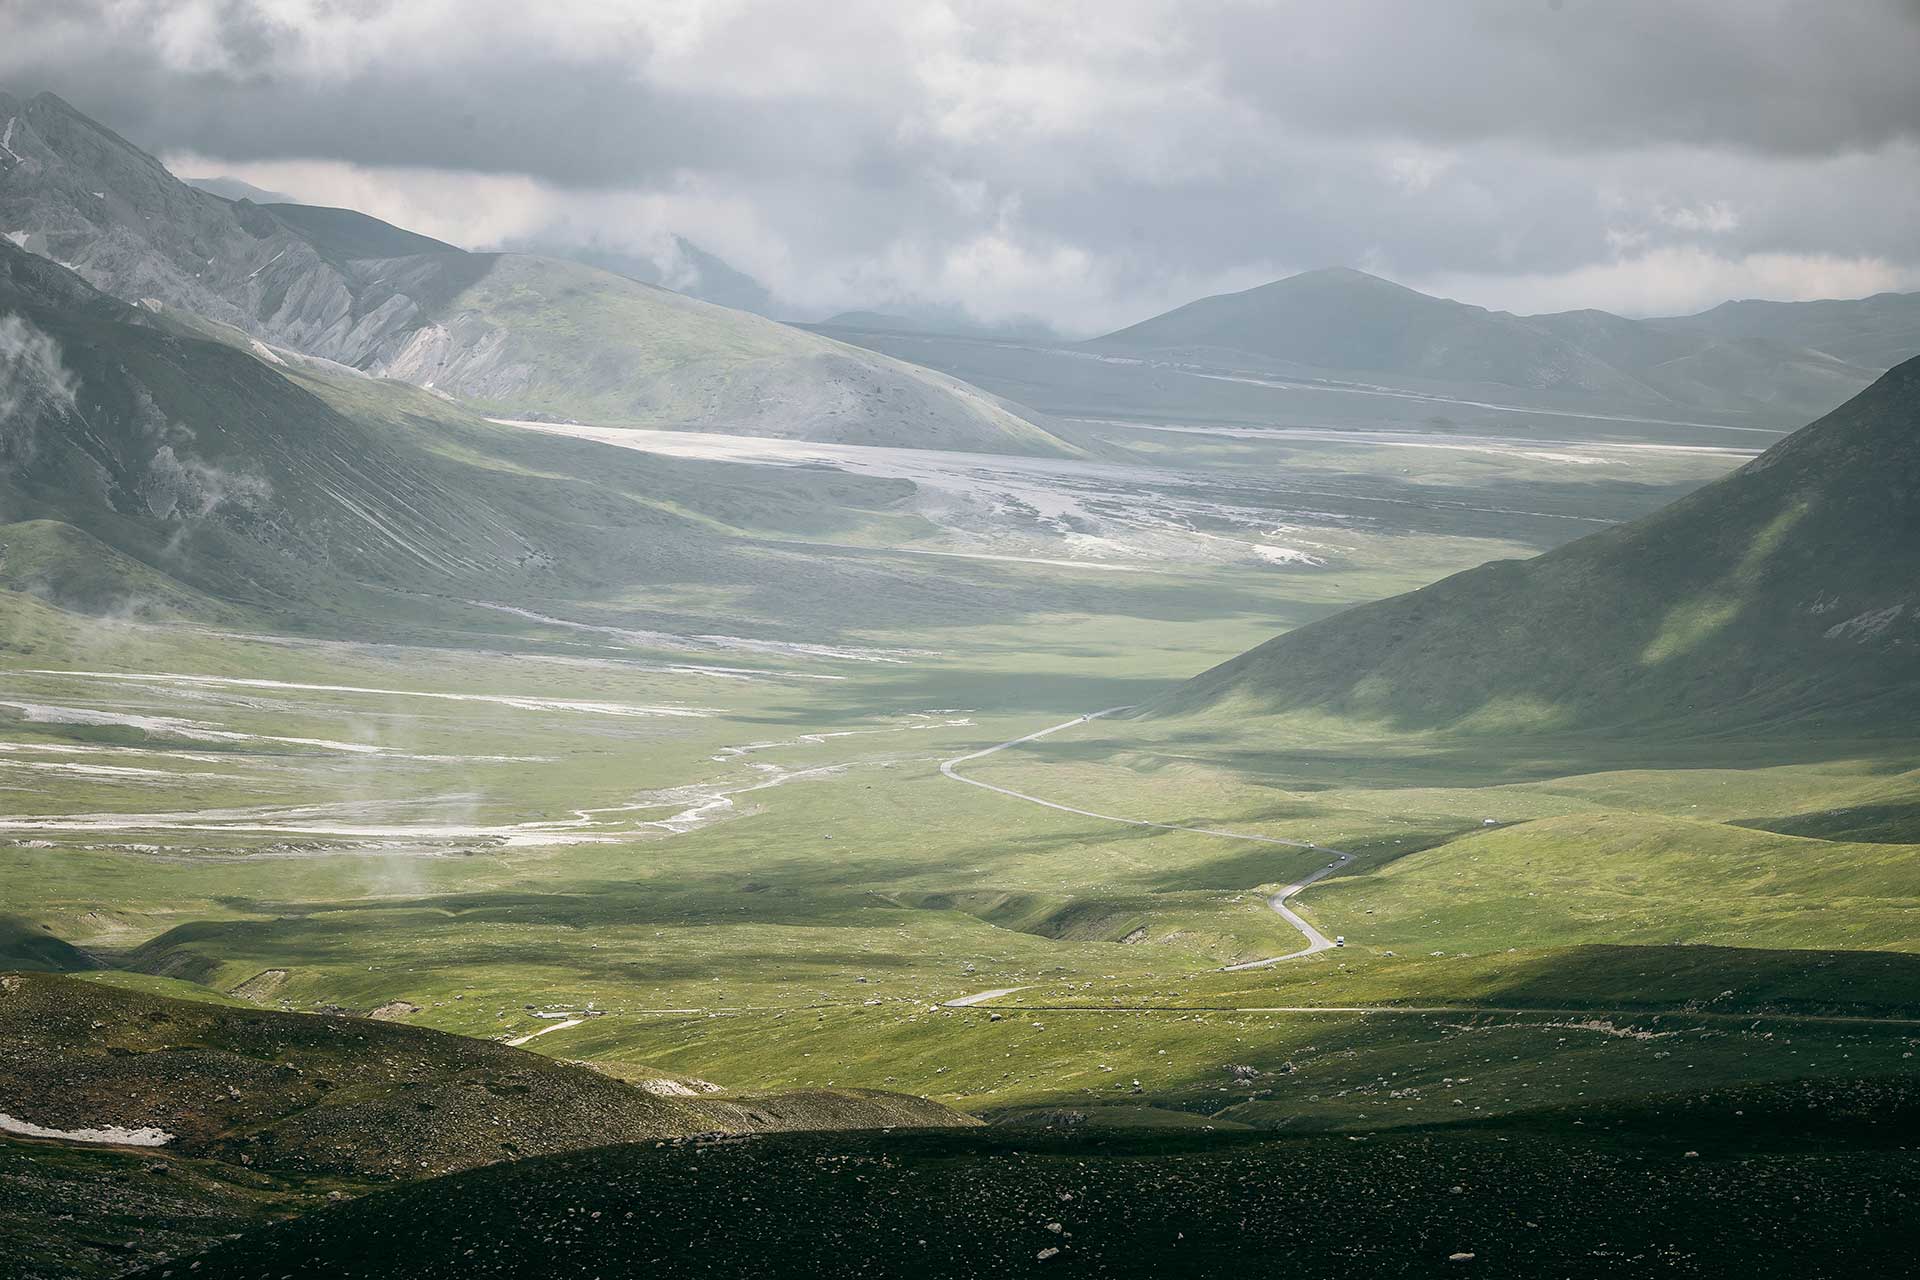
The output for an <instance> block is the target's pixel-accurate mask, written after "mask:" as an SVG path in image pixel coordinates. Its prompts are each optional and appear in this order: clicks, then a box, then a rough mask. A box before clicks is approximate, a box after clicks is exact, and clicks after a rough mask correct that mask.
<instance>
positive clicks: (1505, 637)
mask: <svg viewBox="0 0 1920 1280" xmlns="http://www.w3.org/2000/svg"><path fill="white" fill-rule="evenodd" d="M1158 710H1159V711H1160V712H1161V713H1163V714H1164V713H1174V714H1193V713H1201V712H1210V713H1213V714H1218V715H1226V716H1229V717H1231V718H1232V720H1233V722H1234V723H1235V725H1236V726H1237V727H1238V728H1239V729H1240V730H1241V731H1246V730H1247V729H1249V728H1251V727H1254V726H1257V725H1258V723H1259V721H1260V719H1261V718H1262V717H1265V716H1272V715H1277V714H1284V713H1296V712H1315V713H1328V714H1333V715H1338V716H1343V717H1351V718H1355V719H1358V720H1361V721H1366V722H1370V723H1377V724H1379V725H1382V726H1385V727H1388V728H1396V729H1413V728H1431V727H1437V726H1451V727H1456V728H1466V729H1475V730H1480V731H1485V732H1512V731H1555V730H1560V729H1569V728H1596V727H1606V726H1620V725H1627V726H1631V725H1635V724H1640V725H1660V726H1662V727H1664V728H1665V729H1667V730H1668V731H1670V732H1671V731H1678V730H1681V729H1688V728H1690V729H1691V730H1692V731H1695V732H1702V733H1709V732H1719V731H1722V730H1726V729H1730V728H1734V727H1769V726H1770V727H1773V728H1776V729H1778V730H1780V731H1782V732H1787V733H1793V734H1801V735H1806V734H1814V733H1819V732H1823V731H1829V730H1834V729H1843V730H1846V731H1848V732H1860V733H1869V734H1871V733H1878V732H1886V733H1891V734H1899V735H1906V736H1910V735H1911V732H1912V725H1913V717H1914V716H1915V714H1916V713H1920V358H1916V359H1911V360H1908V361H1907V362H1906V363H1904V364H1901V365H1899V366H1897V367H1895V368H1894V369H1893V370H1891V371H1890V372H1888V373H1886V374H1885V375H1883V376H1882V377H1881V378H1879V379H1878V380H1877V381H1876V382H1875V383H1874V384H1873V385H1872V386H1871V387H1869V388H1868V389H1867V390H1866V391H1864V392H1862V393H1860V394H1859V395H1857V396H1855V397H1854V398H1853V399H1851V400H1849V401H1848V402H1847V403H1846V404H1844V405H1842V406H1841V407H1840V408H1838V409H1836V410H1834V411H1833V412H1832V413H1829V414H1827V415H1826V416H1825V417H1823V418H1821V419H1820V420H1819V421H1818V422H1815V423H1813V424H1812V425H1811V426H1808V427H1806V428H1804V429H1802V430H1800V431H1798V432H1796V433H1794V434H1793V435H1792V436H1790V437H1788V438H1787V439H1786V440H1785V441H1783V442H1781V443H1780V444H1778V445H1776V446H1775V447H1773V448H1772V449H1770V450H1768V451H1767V452H1766V453H1765V454H1763V455H1761V456H1760V457H1759V458H1757V459H1755V460H1754V461H1753V462H1751V463H1749V464H1748V465H1747V466H1745V467H1743V468H1741V469H1740V470H1739V471H1737V472H1735V473H1733V474H1732V475H1730V476H1728V477H1726V478H1724V479H1722V480H1719V481H1717V482H1715V483H1713V484H1711V485H1708V486H1707V487H1706V488H1704V489H1701V490H1699V491H1698V492H1696V493H1693V494H1691V495H1689V496H1688V497H1686V498H1684V499H1682V500H1681V501H1679V502H1677V503H1675V504H1674V505H1672V506H1670V507H1668V508H1665V509H1664V510H1661V511H1659V512H1657V513H1655V514H1654V515H1651V516H1649V517H1647V518H1645V519H1643V520H1639V521H1636V522H1634V523H1632V524H1628V525H1623V526H1619V527H1616V528H1613V529H1609V530H1607V531H1606V532H1603V533H1597V534H1594V535H1592V536H1590V537H1587V538H1583V539H1581V540H1580V541H1578V542H1573V543H1570V544H1568V545H1566V546H1564V547H1561V548H1558V549H1557V550H1554V551H1552V552H1549V553H1547V554H1546V555H1543V556H1540V557H1538V558H1536V559H1533V560H1527V561H1498V562H1495V563H1493V564H1488V565H1483V566H1481V567H1480V568H1478V569H1473V570H1469V571H1468V572H1466V573H1462V574H1458V575H1456V576H1454V577H1451V578H1447V579H1445V580H1444V581H1441V582H1438V583H1435V584H1434V585H1432V586H1430V587H1427V588H1424V589H1423V590H1420V591H1415V592H1412V593H1411V594H1408V595H1403V596H1396V597H1393V598H1391V599H1388V600H1381V601H1378V602H1376V603H1373V604H1367V605H1362V606H1359V607H1357V608H1354V609H1349V610H1347V611H1346V612H1344V613H1340V614H1337V615H1335V616H1333V617H1331V618H1328V619H1325V620H1323V621H1321V622H1317V623H1314V624H1313V625H1311V626H1307V627H1303V628H1301V629H1299V630H1298V631H1293V632H1289V633H1288V634H1286V635H1283V636H1280V637H1279V638H1277V639H1274V640H1271V641H1268V642H1267V643H1266V644H1264V645H1261V646H1260V647H1259V648H1257V649H1254V650H1252V651H1251V652H1249V653H1246V654H1243V655H1241V656H1240V657H1238V658H1235V659H1233V660H1232V661H1230V662H1227V663H1224V664H1222V665H1221V666H1218V667H1216V668H1214V669H1213V670H1211V671H1208V672H1206V673H1205V674H1203V675H1201V676H1198V677H1196V678H1195V679H1193V680H1191V681H1189V682H1188V683H1187V684H1185V685H1182V686H1181V687H1180V688H1178V689H1177V690H1176V691H1175V692H1174V693H1173V694H1172V695H1170V697H1168V698H1167V699H1166V700H1164V702H1163V703H1162V704H1161V705H1160V707H1159V708H1158Z"/></svg>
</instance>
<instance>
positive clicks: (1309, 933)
mask: <svg viewBox="0 0 1920 1280" xmlns="http://www.w3.org/2000/svg"><path fill="white" fill-rule="evenodd" d="M1132 709H1133V708H1132V707H1131V706H1124V707H1108V708H1107V709H1106V710H1104V711H1094V712H1090V713H1089V714H1087V715H1083V716H1075V717H1074V718H1073V719H1071V720H1063V721H1061V722H1060V723H1059V724H1056V725H1050V726H1048V727H1047V728H1045V729H1040V730H1037V731H1036V732H1033V733H1029V734H1027V735H1026V736H1024V737H1020V738H1009V739H1008V740H1007V741H1005V742H1002V743H999V744H997V745H995V746H991V747H986V748H984V749H982V750H980V751H975V752H972V753H970V754H968V755H964V756H956V757H954V758H953V759H951V760H949V761H947V762H946V763H945V764H942V765H941V766H940V772H941V773H944V774H946V775H947V776H948V777H949V778H952V779H953V780H954V781H955V782H964V783H966V784H967V785H968V786H970V787H979V788H981V789H982V790H985V791H992V792H994V793H996V794H998V795H1003V796H1012V797H1013V798H1014V799H1015V800H1025V801H1026V802H1027V803H1028V804H1037V805H1043V806H1045V807H1046V808H1049V809H1057V810H1059V811H1060V812H1061V813H1072V814H1078V815H1079V816H1080V817H1082V818H1098V819H1100V820H1101V821H1102V822H1119V823H1124V824H1125V825H1127V826H1129V827H1153V828H1155V829H1157V830H1160V831H1191V832H1195V833H1196V834H1199V835H1206V836H1218V837H1220V838H1221V839H1222V840H1250V841H1252V842H1254V843H1256V844H1278V845H1285V846H1287V847H1288V848H1290V849H1314V850H1317V851H1318V852H1321V853H1325V854H1327V855H1328V856H1329V857H1331V858H1332V859H1333V860H1332V861H1331V862H1329V863H1328V864H1327V865H1326V866H1324V867H1321V868H1319V869H1318V870H1316V871H1315V872H1314V873H1313V874H1312V875H1308V876H1303V877H1301V878H1300V879H1299V880H1298V881H1297V882H1295V883H1293V884H1290V885H1288V886H1287V887H1286V888H1284V889H1282V890H1280V892H1278V893H1276V894H1274V895H1273V896H1272V897H1270V898H1268V899H1267V905H1268V906H1270V907H1272V908H1273V909H1274V911H1275V912H1277V913H1278V914H1279V915H1280V918H1281V919H1283V920H1285V921H1286V922H1287V923H1288V924H1290V925H1292V926H1293V927H1294V928H1295V929H1297V930H1299V931H1300V936H1301V937H1303V938H1305V939H1306V940H1307V945H1306V946H1304V947H1302V948H1300V949H1299V950H1298V951H1289V952H1288V953H1287V954H1285V955H1283V956H1268V957H1267V958H1266V959H1264V960H1248V961H1246V962H1245V963H1242V964H1235V965H1228V966H1227V970H1228V972H1237V971H1239V970H1242V969H1264V968H1267V967H1268V966H1270V965H1276V964H1279V963H1280V962H1281V961H1283V960H1298V959H1299V958H1300V957H1302V956H1311V955H1317V954H1319V953H1320V952H1322V951H1327V950H1330V949H1332V947H1333V945H1334V943H1333V940H1332V939H1330V938H1328V937H1327V936H1326V935H1325V934H1323V933H1321V932H1320V931H1319V930H1318V929H1316V928H1314V927H1313V926H1312V925H1310V924H1308V923H1307V922H1306V921H1305V920H1303V919H1301V917H1300V915H1299V914H1298V913H1297V912H1295V911H1294V910H1293V909H1292V908H1291V907H1289V906H1288V905H1287V899H1289V898H1291V897H1293V896H1294V895H1295V894H1297V893H1299V892H1300V891H1301V890H1302V889H1304V888H1306V887H1307V886H1308V885H1310V884H1313V883H1315V882H1317V881H1320V880H1324V879H1326V878H1327V877H1328V876H1330V875H1332V874H1333V873H1334V872H1335V871H1338V870H1339V869H1340V868H1341V867H1344V866H1345V865H1346V864H1347V863H1349V862H1351V861H1353V855H1352V854H1350V853H1342V852H1340V850H1338V849H1322V848H1321V847H1320V846H1318V845H1316V844H1313V843H1312V842H1310V841H1306V840H1283V839H1281V838H1280V837H1279V836H1254V835H1248V834H1246V833H1245V832H1241V831H1219V830H1216V829H1214V828H1212V827H1183V826H1180V825H1178V824H1177V823H1171V822H1149V821H1147V820H1146V819H1145V818H1123V817H1121V816H1119V815H1118V814H1112V813H1097V812H1095V811H1094V810H1092V809H1076V808H1074V807H1073V806H1072V805H1069V804H1059V803H1056V802H1055V801H1052V800H1042V799H1041V798H1040V797H1039V796H1030V795H1028V794H1027V793H1026V792H1024V791H1015V790H1013V789H1012V788H1011V787H997V786H995V785H994V784H993V783H991V782H981V781H980V780H979V779H977V778H969V777H966V776H964V775H962V774H959V773H956V772H955V771H954V769H955V766H957V765H963V764H966V763H967V762H968V761H970V760H979V759H981V758H983V757H985V756H990V755H992V754H993V753H994V752H996V751H1005V750H1006V749H1007V748H1008V747H1017V746H1019V745H1020V744H1021V743H1023V742H1033V741H1035V740H1037V739H1040V738H1044V737H1046V736H1047V735H1048V734H1053V733H1058V732H1060V731H1061V730H1062V729H1070V728H1072V727H1073V726H1074V725H1077V724H1085V723H1087V722H1088V721H1089V720H1098V719H1099V718H1100V717H1101V716H1110V715H1114V714H1116V713H1117V712H1121V711H1131V710H1132ZM1018 989H1019V988H1015V990H1018ZM1004 994H1007V993H1006V992H998V991H995V992H981V993H979V994H977V995H972V996H962V997H961V998H960V1000H958V1001H950V1002H949V1004H950V1005H953V1006H955V1007H964V1005H967V1004H976V1003H978V1002H979V1001H981V1000H986V999H990V998H991V997H993V996H995V995H1004Z"/></svg>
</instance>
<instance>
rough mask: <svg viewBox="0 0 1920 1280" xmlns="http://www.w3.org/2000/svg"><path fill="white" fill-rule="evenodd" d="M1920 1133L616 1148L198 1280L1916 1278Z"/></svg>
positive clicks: (1766, 1119)
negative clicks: (1911, 1257)
mask: <svg viewBox="0 0 1920 1280" xmlns="http://www.w3.org/2000/svg"><path fill="white" fill-rule="evenodd" d="M1863 1108H1875V1109H1878V1117H1877V1118H1878V1119H1880V1120H1881V1121H1883V1122H1884V1123H1881V1124H1875V1123H1873V1122H1872V1121H1871V1120H1869V1119H1867V1118H1865V1117H1863V1116H1862V1115H1861V1114H1860V1112H1861V1110H1862V1109H1863ZM1914 1118H1915V1117H1914V1114H1913V1111H1912V1099H1911V1098H1910V1097H1907V1096H1905V1095H1899V1096H1895V1095H1894V1094H1891V1093H1889V1092H1888V1091H1886V1090H1877V1089H1873V1088H1871V1087H1869V1088H1867V1089H1864V1090H1860V1091H1856V1092H1852V1093H1847V1094H1845V1095H1838V1094H1833V1093H1830V1092H1828V1091H1825V1090H1821V1089H1814V1088H1808V1089H1804V1090H1803V1089H1795V1090H1792V1091H1790V1092H1783V1093H1781V1094H1779V1095H1777V1096H1773V1097H1771V1098H1770V1097H1769V1096H1766V1095H1762V1094H1758V1093H1755V1094H1740V1095H1728V1096H1726V1097H1720V1098H1713V1099H1699V1100H1694V1101H1691V1102H1687V1101H1680V1100H1675V1101H1674V1102H1673V1103H1672V1104H1671V1105H1670V1106H1669V1107H1665V1108H1660V1109H1655V1110H1639V1111H1634V1112H1619V1113H1607V1112H1601V1111H1597V1110H1596V1111H1593V1112H1589V1113H1583V1114H1580V1115H1572V1114H1564V1115H1557V1116H1552V1117H1545V1118H1539V1119H1536V1120H1534V1121H1531V1122H1529V1123H1526V1124H1516V1125H1487V1126H1481V1127H1460V1128H1439V1129H1430V1130H1425V1131H1418V1132H1410V1133H1400V1134H1375V1135H1370V1136H1369V1135H1348V1136H1337V1137H1325V1138H1312V1139H1285V1138H1271V1137H1262V1138H1250V1137H1248V1136H1246V1135H1230V1134H1195V1133H1188V1134H1184V1135H1171V1134H1167V1133H1164V1132H1163V1133H1132V1134H1124V1135H1114V1134H1104V1135H1096V1134H1091V1133H1084V1134H1072V1133H1027V1132H1022V1133H1018V1134H1014V1133H1010V1132H1006V1131H979V1130H975V1131H972V1132H968V1133H955V1134H932V1133H918V1134H896V1135H890V1136H882V1135H846V1136H845V1137H844V1138H842V1139H839V1140H836V1141H835V1143H834V1144H833V1145H832V1146H831V1148H829V1147H826V1146H824V1145H823V1144H822V1143H820V1142H819V1141H818V1140H814V1139H807V1138H799V1137H774V1138H760V1139H753V1140H750V1141H746V1142H741V1143H737V1144H734V1145H713V1146H707V1147H705V1148H700V1149H695V1150H688V1149H686V1148H674V1147H655V1146H645V1147H631V1146H629V1147H616V1148H606V1149H602V1150H598V1151H590V1152H581V1153H576V1154H573V1155H567V1156H559V1157H553V1158H547V1159H541V1160H533V1161H525V1162H522V1163H519V1164H515V1165H511V1166H502V1167H496V1168H492V1169H485V1170H479V1171H476V1172H474V1173H470V1174H464V1175H460V1176H457V1177H454V1178H449V1179H444V1180H438V1181H435V1182H432V1183H426V1184H420V1185H416V1186H412V1187H407V1188H403V1189H399V1190H396V1191H393V1192H383V1193H380V1194H378V1195H373V1196H369V1197H367V1198H365V1199H363V1200H360V1201H358V1202H356V1203H353V1204H350V1205H346V1206H342V1207H340V1208H337V1209H329V1210H324V1211H322V1212H320V1213H317V1214H314V1215H312V1216H311V1217H308V1218H304V1219H301V1220H298V1221H295V1222H292V1223H289V1224H285V1225H282V1226H278V1227H273V1228H268V1229H266V1230H264V1231H261V1232H258V1233H255V1234H253V1235H250V1236H248V1237H246V1238H243V1239H241V1240H238V1241H235V1242H233V1243H230V1244H226V1245H221V1246H218V1247H216V1248H214V1249H213V1250H212V1251H211V1252H210V1253H208V1254H207V1255H205V1256H203V1257H200V1258H198V1259H196V1260H195V1263H196V1264H197V1265H195V1266H194V1268H193V1272H192V1274H194V1275H195V1276H203V1277H255V1276H278V1277H322V1276H324V1277H328V1278H329V1280H333V1278H336V1277H337V1278H340V1280H346V1278H349V1277H408V1278H414V1277H420V1278H425V1277H447V1278H452V1277H469V1276H472V1277H506V1276H530V1275H540V1276H553V1277H574V1276H578V1277H581V1278H582V1280H585V1278H586V1277H601V1278H602V1280H615V1278H617V1277H627V1276H747V1275H764V1276H796V1277H798V1276H852V1275H861V1276H914V1277H926V1276H953V1277H963V1276H964V1277H973V1276H987V1275H1008V1274H1022V1275H1024V1274H1028V1273H1037V1274H1053V1273H1060V1274H1070V1275H1097V1276H1168V1275H1183V1276H1185V1275H1194V1276H1211V1275H1298V1276H1316V1277H1319V1276H1329V1277H1334V1276H1337V1277H1354V1278H1361V1277H1365V1278H1372V1277H1400V1276H1434V1275H1483V1276H1502V1277H1539V1276H1554V1277H1585V1276H1696V1277H1700V1276H1739V1277H1743V1278H1750V1277H1759V1276H1787V1275H1792V1276H1797V1277H1825V1276H1882V1275H1889V1276H1890V1275H1896V1274H1902V1273H1903V1272H1902V1268H1903V1267H1904V1266H1905V1264H1906V1261H1907V1257H1908V1255H1907V1252H1906V1250H1907V1248H1908V1234H1907V1232H1906V1230H1905V1227H1906V1224H1907V1220H1908V1214H1909V1213H1910V1210H1911V1205H1912V1198H1913V1197H1914V1196H1915V1195H1920V1158H1916V1156H1915V1155H1914V1154H1913V1153H1912V1152H1909V1151H1905V1150H1902V1149H1900V1147H1899V1144H1900V1141H1902V1140H1904V1134H1903V1133H1901V1132H1898V1131H1897V1130H1898V1129H1899V1127H1900V1126H1907V1127H1908V1129H1909V1130H1910V1126H1911V1124H1912V1122H1913V1120H1914ZM1463 1255H1471V1256H1463ZM178 1265H179V1264H176V1266H178ZM148 1274H152V1275H158V1274H159V1271H158V1270H157V1269H156V1270H155V1271H153V1272H149V1273H148ZM175 1274H176V1275H179V1274H183V1272H182V1271H180V1270H176V1271H175Z"/></svg>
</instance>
